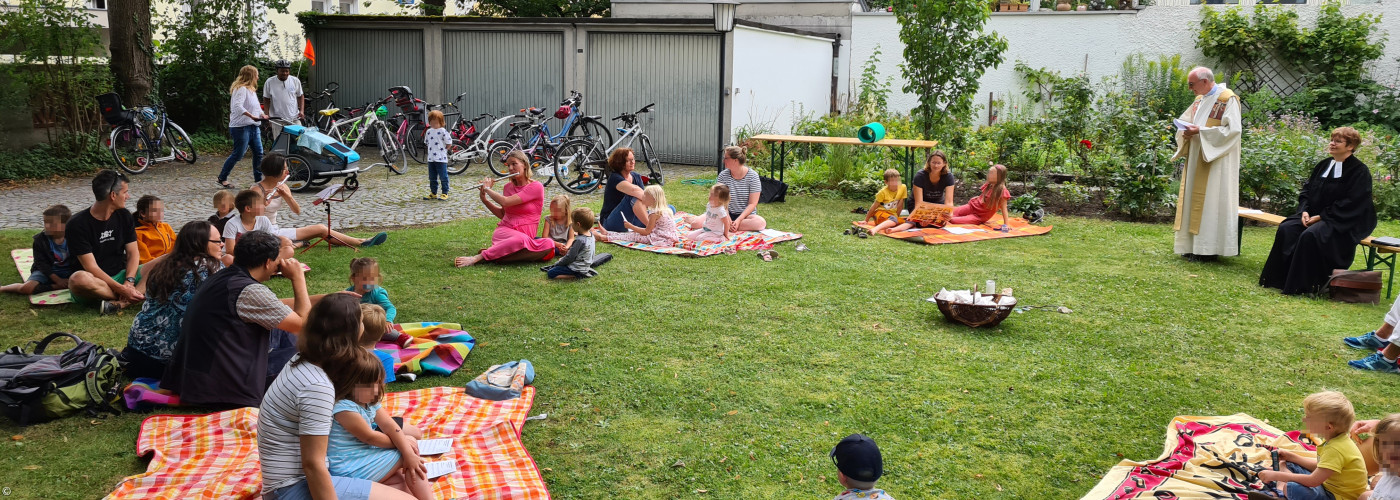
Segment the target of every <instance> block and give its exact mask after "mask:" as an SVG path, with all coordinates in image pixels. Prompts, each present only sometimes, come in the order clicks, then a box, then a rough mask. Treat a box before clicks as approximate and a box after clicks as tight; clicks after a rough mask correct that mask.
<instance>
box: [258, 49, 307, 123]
mask: <svg viewBox="0 0 1400 500" xmlns="http://www.w3.org/2000/svg"><path fill="white" fill-rule="evenodd" d="M275 66H276V67H277V76H273V77H271V78H268V79H267V82H266V83H264V84H263V108H264V109H266V110H267V111H268V113H267V114H268V116H272V117H275V118H282V119H284V120H289V121H300V120H301V118H302V116H303V115H305V112H306V95H305V94H304V93H303V92H302V89H301V80H299V79H297V77H295V76H292V63H289V62H287V60H286V59H283V60H280V61H277V63H276V64H275Z"/></svg>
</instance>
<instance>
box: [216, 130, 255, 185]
mask: <svg viewBox="0 0 1400 500" xmlns="http://www.w3.org/2000/svg"><path fill="white" fill-rule="evenodd" d="M228 135H229V136H230V137H232V138H233V153H232V154H230V155H228V159H227V160H224V169H223V170H220V171H219V182H223V181H226V180H228V174H229V172H232V171H233V166H234V165H236V164H238V160H242V159H243V151H244V150H246V149H248V146H252V147H253V182H261V181H262V157H263V144H262V135H261V134H259V133H258V126H257V125H248V126H246V127H229V129H228Z"/></svg>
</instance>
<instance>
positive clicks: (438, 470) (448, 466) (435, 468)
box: [424, 460, 457, 479]
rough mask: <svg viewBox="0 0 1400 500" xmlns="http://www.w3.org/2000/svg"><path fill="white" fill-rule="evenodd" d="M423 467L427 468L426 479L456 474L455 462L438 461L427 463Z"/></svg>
mask: <svg viewBox="0 0 1400 500" xmlns="http://www.w3.org/2000/svg"><path fill="white" fill-rule="evenodd" d="M424 465H426V466H427V467H428V479H433V478H438V477H442V476H446V475H448V474H451V473H453V472H457V461H456V460H438V461H436V462H428V463H426V464H424Z"/></svg>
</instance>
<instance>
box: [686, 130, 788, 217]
mask: <svg viewBox="0 0 1400 500" xmlns="http://www.w3.org/2000/svg"><path fill="white" fill-rule="evenodd" d="M748 161H749V159H748V155H745V154H744V148H742V147H739V146H729V147H727V148H724V170H721V171H720V173H719V177H718V178H716V179H715V182H717V183H719V184H724V185H725V186H729V219H730V220H731V221H733V222H730V223H729V230H730V231H731V232H735V233H737V232H740V231H762V230H763V229H764V228H766V227H768V221H766V220H763V217H762V216H760V215H758V197H759V195H761V194H763V183H762V182H760V181H759V180H758V172H755V171H754V170H753V169H751V168H749V167H748V165H746V164H745V163H747V162H748ZM686 222H687V223H688V224H689V225H690V227H700V226H703V225H705V217H704V216H696V217H691V218H689V219H687V220H686Z"/></svg>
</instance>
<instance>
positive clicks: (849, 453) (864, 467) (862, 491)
mask: <svg viewBox="0 0 1400 500" xmlns="http://www.w3.org/2000/svg"><path fill="white" fill-rule="evenodd" d="M831 461H832V463H835V464H836V480H837V481H839V482H840V483H841V486H844V487H845V488H846V491H843V492H841V494H840V495H836V499H835V500H857V499H867V500H894V497H891V496H889V495H887V494H885V490H877V489H875V481H876V480H877V479H880V475H881V474H884V472H885V470H884V462H883V461H882V460H881V459H880V447H878V446H875V440H873V439H870V438H868V437H865V436H863V435H861V434H851V435H849V436H846V438H845V439H842V440H841V442H839V443H836V447H835V448H832V449H831Z"/></svg>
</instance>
